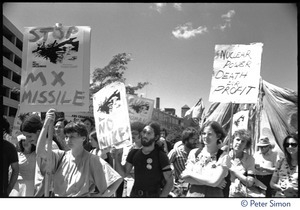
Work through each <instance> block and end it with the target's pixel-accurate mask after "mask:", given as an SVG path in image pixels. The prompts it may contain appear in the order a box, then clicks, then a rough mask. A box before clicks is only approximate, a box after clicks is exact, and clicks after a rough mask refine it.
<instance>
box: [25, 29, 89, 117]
mask: <svg viewBox="0 0 300 210" xmlns="http://www.w3.org/2000/svg"><path fill="white" fill-rule="evenodd" d="M90 30H91V29H90V27H87V26H61V25H56V26H54V27H26V28H25V33H24V38H23V55H22V73H21V76H22V80H21V97H20V112H21V113H25V112H33V111H37V112H39V111H40V112H43V111H47V110H48V109H49V108H55V109H56V110H57V111H60V112H64V111H69V112H70V111H71V112H72V111H88V109H89V108H88V107H89V76H90V67H89V66H90Z"/></svg>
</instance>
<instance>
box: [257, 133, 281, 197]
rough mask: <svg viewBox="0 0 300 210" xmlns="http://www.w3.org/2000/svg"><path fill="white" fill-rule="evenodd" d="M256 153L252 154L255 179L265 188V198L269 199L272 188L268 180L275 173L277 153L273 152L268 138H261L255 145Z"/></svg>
mask: <svg viewBox="0 0 300 210" xmlns="http://www.w3.org/2000/svg"><path fill="white" fill-rule="evenodd" d="M257 147H258V151H257V152H255V154H254V159H255V170H256V178H257V179H258V180H259V181H261V182H262V183H264V185H266V186H267V190H266V197H267V198H271V197H273V196H272V192H273V191H272V188H271V187H270V180H271V178H272V175H273V172H274V171H275V166H276V162H277V161H278V160H279V155H278V154H277V152H275V151H273V150H272V148H273V145H272V144H271V143H270V140H269V138H268V137H262V138H260V139H259V142H258V143H257Z"/></svg>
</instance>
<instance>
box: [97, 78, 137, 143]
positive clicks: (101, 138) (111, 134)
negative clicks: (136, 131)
mask: <svg viewBox="0 0 300 210" xmlns="http://www.w3.org/2000/svg"><path fill="white" fill-rule="evenodd" d="M93 105H94V118H95V129H96V133H97V138H98V143H99V147H100V149H106V148H109V147H112V146H114V147H116V148H122V147H125V146H128V145H130V144H131V142H132V141H131V129H130V120H129V113H128V105H127V100H126V91H125V85H124V84H123V83H120V82H114V83H112V84H110V85H107V86H105V87H104V88H102V89H101V90H99V91H98V92H97V93H95V94H94V95H93Z"/></svg>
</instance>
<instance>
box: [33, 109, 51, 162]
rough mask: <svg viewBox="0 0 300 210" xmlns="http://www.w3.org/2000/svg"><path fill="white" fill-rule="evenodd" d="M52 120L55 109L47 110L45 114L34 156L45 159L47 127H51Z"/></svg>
mask: <svg viewBox="0 0 300 210" xmlns="http://www.w3.org/2000/svg"><path fill="white" fill-rule="evenodd" d="M54 119H55V109H49V110H48V111H47V113H46V118H45V122H44V125H43V127H42V130H41V132H40V135H39V138H38V141H37V144H36V154H37V155H38V156H39V157H41V158H47V151H46V149H45V145H46V141H47V133H48V130H49V126H50V125H52V126H53V122H54Z"/></svg>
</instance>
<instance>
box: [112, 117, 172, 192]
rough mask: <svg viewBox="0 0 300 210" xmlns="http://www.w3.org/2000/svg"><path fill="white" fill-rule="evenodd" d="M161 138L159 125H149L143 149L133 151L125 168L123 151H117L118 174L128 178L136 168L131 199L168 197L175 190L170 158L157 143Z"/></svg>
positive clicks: (144, 136)
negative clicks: (122, 156)
mask: <svg viewBox="0 0 300 210" xmlns="http://www.w3.org/2000/svg"><path fill="white" fill-rule="evenodd" d="M159 137H160V126H159V124H157V123H155V122H151V123H149V124H147V125H146V126H145V127H144V129H143V131H142V139H141V144H142V148H140V149H133V150H131V151H130V152H129V154H128V156H127V159H126V163H125V165H124V166H123V165H122V164H121V157H120V156H121V155H120V154H121V150H117V151H115V159H116V161H115V163H116V170H117V172H119V173H120V174H121V175H122V176H123V177H126V176H128V174H129V173H130V171H131V169H132V168H133V167H134V184H133V188H132V190H131V193H130V197H168V195H169V192H170V191H171V189H172V188H173V176H172V171H171V167H170V162H169V158H168V156H167V154H166V153H165V152H164V151H163V150H162V149H161V148H160V147H158V146H157V144H156V143H155V142H156V141H158V140H159ZM162 179H164V180H165V184H164V186H161V182H162Z"/></svg>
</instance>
